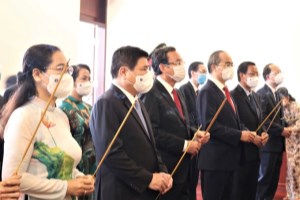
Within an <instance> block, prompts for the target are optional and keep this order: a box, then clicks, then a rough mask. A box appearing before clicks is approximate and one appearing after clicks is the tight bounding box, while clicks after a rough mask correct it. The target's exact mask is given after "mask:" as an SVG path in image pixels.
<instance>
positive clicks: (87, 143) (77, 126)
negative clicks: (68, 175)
mask: <svg viewBox="0 0 300 200" xmlns="http://www.w3.org/2000/svg"><path fill="white" fill-rule="evenodd" d="M60 108H61V109H62V110H63V111H64V112H65V113H66V115H67V116H68V118H69V122H70V127H71V133H72V135H73V137H74V138H75V140H76V141H77V143H78V144H79V145H80V147H81V149H82V159H81V161H80V163H79V164H78V166H77V168H78V169H79V170H80V171H82V172H83V173H84V174H93V173H94V172H95V170H96V166H97V165H96V156H95V149H94V145H93V141H92V136H91V132H90V128H89V119H90V113H91V110H92V106H90V105H89V104H87V103H84V102H83V101H78V100H76V99H75V98H74V97H72V96H69V97H67V98H66V99H65V100H64V101H63V102H62V104H61V106H60Z"/></svg>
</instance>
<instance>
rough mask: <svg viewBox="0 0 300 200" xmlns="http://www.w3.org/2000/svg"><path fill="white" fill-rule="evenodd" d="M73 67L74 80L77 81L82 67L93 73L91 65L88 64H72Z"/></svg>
mask: <svg viewBox="0 0 300 200" xmlns="http://www.w3.org/2000/svg"><path fill="white" fill-rule="evenodd" d="M71 67H72V68H73V73H72V77H73V80H74V82H75V80H76V78H77V77H78V75H79V71H80V70H81V69H86V70H88V71H89V72H90V73H91V70H90V67H89V66H88V65H86V64H78V65H72V66H71Z"/></svg>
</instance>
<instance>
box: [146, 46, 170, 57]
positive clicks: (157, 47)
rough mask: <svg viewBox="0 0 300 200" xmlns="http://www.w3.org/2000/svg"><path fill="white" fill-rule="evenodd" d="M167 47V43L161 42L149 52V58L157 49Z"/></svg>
mask: <svg viewBox="0 0 300 200" xmlns="http://www.w3.org/2000/svg"><path fill="white" fill-rule="evenodd" d="M165 47H167V45H166V43H160V44H158V45H157V46H156V47H155V48H154V49H153V50H152V51H151V53H150V54H149V59H150V58H151V56H152V54H153V53H154V51H156V50H157V49H162V48H165Z"/></svg>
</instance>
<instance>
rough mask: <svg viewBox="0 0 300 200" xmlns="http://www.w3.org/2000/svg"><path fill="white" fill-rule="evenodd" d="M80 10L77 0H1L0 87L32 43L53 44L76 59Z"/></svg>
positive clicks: (19, 69) (19, 68) (18, 67)
mask: <svg viewBox="0 0 300 200" xmlns="http://www.w3.org/2000/svg"><path fill="white" fill-rule="evenodd" d="M79 14H80V0H21V1H20V0H0V27H1V28H0V65H2V67H1V69H0V70H1V75H2V77H1V84H0V91H2V90H3V87H4V81H5V79H6V77H7V76H8V75H11V74H15V73H16V72H18V71H21V69H22V58H23V55H24V53H25V51H26V50H27V49H28V48H29V47H30V46H32V45H35V44H39V43H47V44H53V45H56V46H58V47H60V49H61V50H62V51H63V52H64V54H65V56H66V58H67V59H68V58H70V59H71V60H70V62H71V63H77V62H78V60H77V51H78V49H77V45H78V43H77V40H78V36H77V34H78V29H79Z"/></svg>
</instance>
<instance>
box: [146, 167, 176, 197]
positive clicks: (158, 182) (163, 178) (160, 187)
mask: <svg viewBox="0 0 300 200" xmlns="http://www.w3.org/2000/svg"><path fill="white" fill-rule="evenodd" d="M172 186H173V178H172V176H171V175H170V174H167V173H164V172H160V173H153V174H152V180H151V182H150V184H149V186H148V187H149V188H150V189H152V190H155V191H159V192H160V193H161V194H165V193H166V192H168V191H169V190H170V189H171V188H172Z"/></svg>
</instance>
